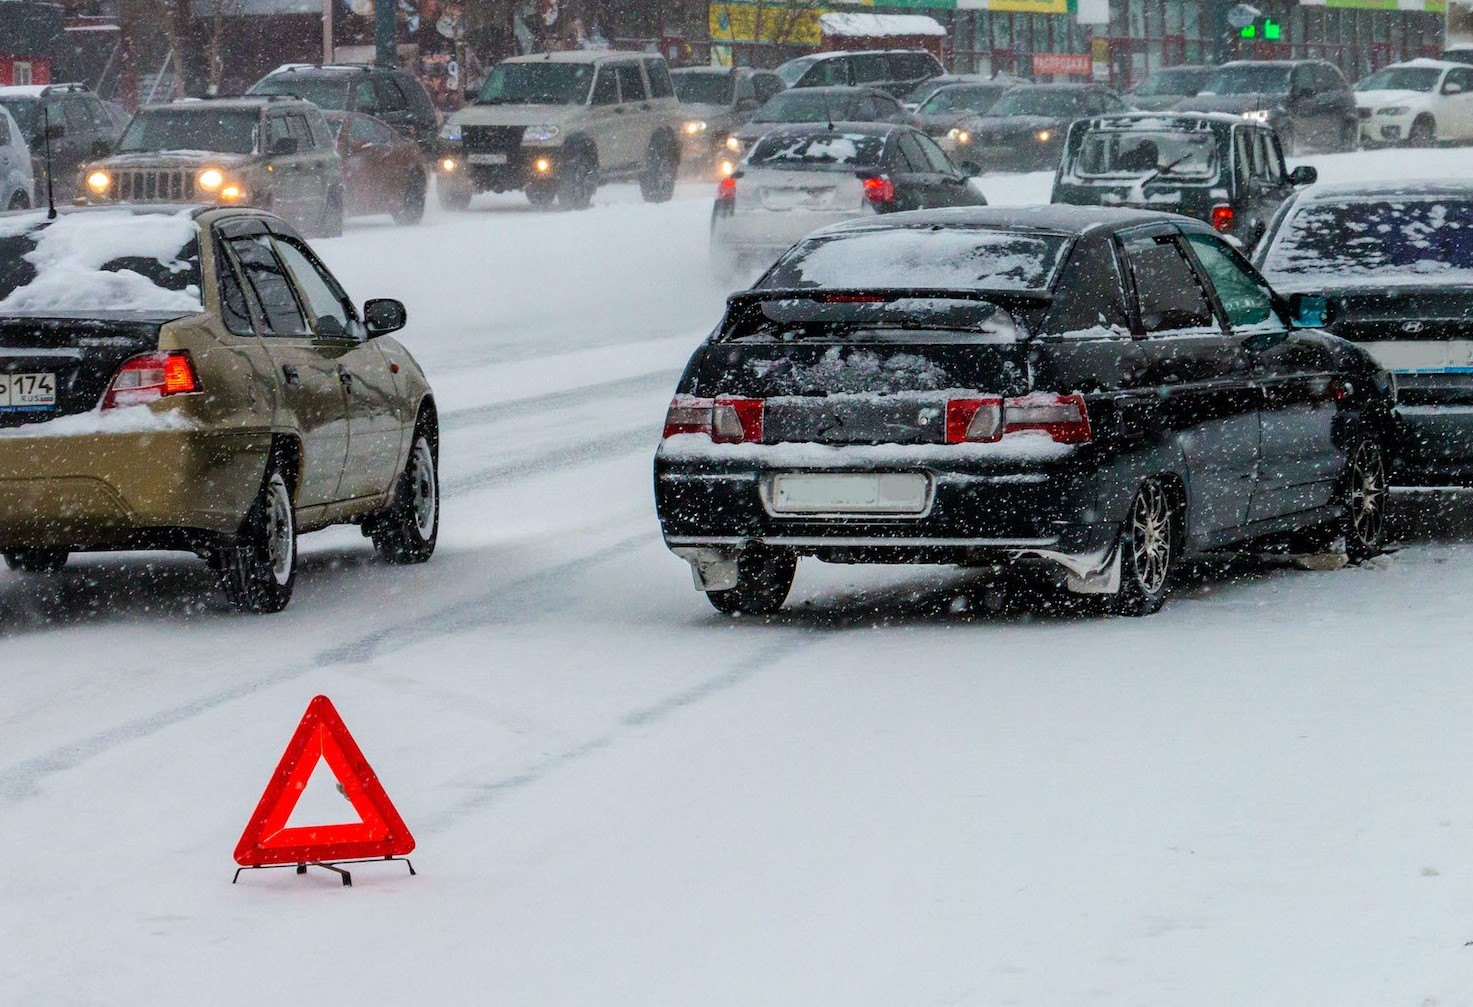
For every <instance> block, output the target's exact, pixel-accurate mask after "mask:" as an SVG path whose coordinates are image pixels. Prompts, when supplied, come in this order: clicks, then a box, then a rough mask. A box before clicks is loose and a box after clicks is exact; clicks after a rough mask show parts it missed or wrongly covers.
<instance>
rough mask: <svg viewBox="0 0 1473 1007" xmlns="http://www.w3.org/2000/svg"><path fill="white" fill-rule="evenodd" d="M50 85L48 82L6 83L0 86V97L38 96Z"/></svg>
mask: <svg viewBox="0 0 1473 1007" xmlns="http://www.w3.org/2000/svg"><path fill="white" fill-rule="evenodd" d="M50 86H51V85H50V84H7V85H5V86H4V87H0V97H10V96H19V97H22V98H39V97H41V95H43V94H45V93H46V89H47V88H48V87H50Z"/></svg>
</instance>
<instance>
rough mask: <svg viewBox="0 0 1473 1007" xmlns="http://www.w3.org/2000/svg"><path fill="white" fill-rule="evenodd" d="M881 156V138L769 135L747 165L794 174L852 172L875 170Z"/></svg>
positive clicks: (753, 152)
mask: <svg viewBox="0 0 1473 1007" xmlns="http://www.w3.org/2000/svg"><path fill="white" fill-rule="evenodd" d="M884 154H885V138H884V137H883V136H867V135H865V134H863V133H842V134H838V133H805V134H804V135H802V136H770V135H769V136H765V137H763V138H762V139H761V140H760V141H759V142H758V144H757V146H755V147H753V148H752V153H751V154H750V155H749V156H748V158H747V166H748V167H751V168H782V169H784V170H797V171H853V170H855V169H856V168H873V167H876V166H877V165H879V164H880V161H881V159H882V158H883V157H884Z"/></svg>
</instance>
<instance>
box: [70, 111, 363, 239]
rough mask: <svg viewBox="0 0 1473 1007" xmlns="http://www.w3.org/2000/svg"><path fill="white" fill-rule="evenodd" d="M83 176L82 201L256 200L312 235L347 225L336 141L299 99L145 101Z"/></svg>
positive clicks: (240, 202)
mask: <svg viewBox="0 0 1473 1007" xmlns="http://www.w3.org/2000/svg"><path fill="white" fill-rule="evenodd" d="M82 175H83V179H82V191H83V194H84V195H85V197H86V201H87V202H88V203H93V204H107V203H215V204H218V205H220V206H254V207H258V208H260V209H263V210H267V209H269V210H271V211H272V212H273V213H275V214H277V215H278V216H281V217H285V218H286V219H287V220H289V221H291V222H292V223H293V224H294V225H295V226H297V227H298V228H299V229H301V230H303V231H306V232H308V233H310V234H312V235H314V236H317V237H336V236H337V235H339V234H341V233H342V231H343V162H342V160H341V159H340V158H339V157H338V152H337V141H336V138H335V137H334V136H333V134H332V131H331V130H330V129H329V128H328V125H327V122H326V121H325V120H324V119H323V118H322V110H321V109H319V108H318V107H317V106H316V105H314V104H312V103H311V102H307V101H301V100H298V99H296V98H290V97H286V96H281V97H268V96H264V95H263V96H259V97H255V98H220V99H215V100H211V101H200V100H199V99H196V98H184V99H181V100H179V101H176V102H173V103H171V104H168V105H150V106H148V107H146V108H142V109H139V111H138V114H137V115H135V116H134V117H133V121H132V122H130V123H129V124H128V128H127V129H126V130H125V131H124V132H123V137H122V139H121V140H119V141H118V145H117V148H116V149H115V150H114V151H113V153H112V155H111V156H109V157H106V158H102V159H100V160H96V161H93V162H92V163H91V164H89V165H87V166H86V168H85V169H84V170H83V172H82Z"/></svg>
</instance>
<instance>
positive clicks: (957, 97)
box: [917, 84, 1005, 115]
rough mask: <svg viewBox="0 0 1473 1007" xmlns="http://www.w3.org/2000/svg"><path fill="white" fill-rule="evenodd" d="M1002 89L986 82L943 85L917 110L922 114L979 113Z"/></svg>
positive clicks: (996, 97) (994, 102) (995, 99)
mask: <svg viewBox="0 0 1473 1007" xmlns="http://www.w3.org/2000/svg"><path fill="white" fill-rule="evenodd" d="M1004 90H1005V88H1001V87H998V86H996V85H993V86H991V87H989V86H988V85H986V84H982V85H980V86H972V85H967V84H957V85H953V86H952V87H943V88H942V89H941V90H939V91H937V92H936V93H935V94H933V95H931V97H929V98H927V99H926V101H925V103H924V104H923V105H921V107H920V108H919V109H917V111H918V112H920V113H921V114H922V115H941V114H943V113H945V112H976V113H978V114H979V115H980V114H982V113H985V112H986V111H987V110H988V109H989V108H991V107H992V106H993V105H995V104H996V103H997V99H998V96H999V95H1001V94H1002V93H1003V91H1004Z"/></svg>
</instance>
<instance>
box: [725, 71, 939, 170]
mask: <svg viewBox="0 0 1473 1007" xmlns="http://www.w3.org/2000/svg"><path fill="white" fill-rule="evenodd" d="M910 121H911V115H910V113H909V112H907V111H906V110H905V106H903V105H901V104H900V99H898V98H896V97H895V96H894V95H890V94H887V93H886V92H884V91H881V90H880V89H879V88H875V87H798V88H791V89H789V90H787V91H783V92H782V93H780V94H775V95H773V96H772V97H771V98H769V99H767V102H766V103H765V104H764V105H763V106H762V107H761V108H759V109H758V110H757V112H756V114H755V115H753V116H752V119H751V121H750V122H748V123H747V124H746V125H745V126H742V127H741V128H739V129H737V130H735V131H734V132H733V133H732V134H731V135H730V136H728V137H727V138H726V148H727V150H728V151H729V152H730V153H731V154H732V155H733V156H734V157H740V156H741V155H743V154H745V153H746V152H747V151H749V150H751V149H752V144H754V143H756V142H757V140H758V139H760V138H761V137H763V136H765V135H766V134H767V133H768V132H770V131H772V130H774V129H777V128H778V127H779V126H790V125H793V124H795V123H810V122H821V123H830V122H910Z"/></svg>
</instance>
